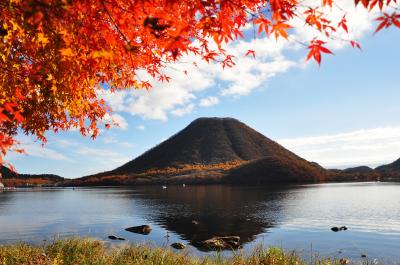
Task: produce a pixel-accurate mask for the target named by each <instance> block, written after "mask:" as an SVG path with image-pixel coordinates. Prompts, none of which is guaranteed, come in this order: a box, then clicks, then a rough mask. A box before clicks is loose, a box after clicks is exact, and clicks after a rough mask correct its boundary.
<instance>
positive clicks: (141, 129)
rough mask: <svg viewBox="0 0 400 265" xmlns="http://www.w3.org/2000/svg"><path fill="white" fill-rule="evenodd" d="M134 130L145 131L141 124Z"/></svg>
mask: <svg viewBox="0 0 400 265" xmlns="http://www.w3.org/2000/svg"><path fill="white" fill-rule="evenodd" d="M136 129H138V130H139V131H144V130H145V129H146V127H144V125H143V124H141V125H139V126H137V127H136Z"/></svg>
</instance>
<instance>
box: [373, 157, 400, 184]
mask: <svg viewBox="0 0 400 265" xmlns="http://www.w3.org/2000/svg"><path fill="white" fill-rule="evenodd" d="M375 171H376V172H379V173H380V174H381V176H382V179H386V180H396V181H400V159H398V160H396V161H394V162H393V163H390V164H387V165H383V166H379V167H377V168H375Z"/></svg>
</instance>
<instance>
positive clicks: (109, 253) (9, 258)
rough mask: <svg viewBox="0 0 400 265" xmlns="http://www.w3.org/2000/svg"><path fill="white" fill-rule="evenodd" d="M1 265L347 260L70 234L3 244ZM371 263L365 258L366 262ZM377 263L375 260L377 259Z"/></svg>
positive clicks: (291, 264) (302, 264)
mask: <svg viewBox="0 0 400 265" xmlns="http://www.w3.org/2000/svg"><path fill="white" fill-rule="evenodd" d="M0 264H2V265H23V264H26V265H28V264H29V265H76V264H85V265H89V264H90V265H91V264H93V265H94V264H96V265H179V264H185V265H228V264H234V265H250V264H264V265H306V264H310V265H344V264H346V263H345V261H344V260H336V259H329V258H325V259H315V260H313V261H312V262H306V261H304V260H302V259H301V258H300V257H299V256H298V255H297V254H296V253H295V252H285V251H283V250H282V249H281V248H262V247H257V248H255V249H254V251H253V253H252V254H250V255H243V254H242V253H236V254H234V255H233V256H232V257H229V258H224V257H223V256H222V255H220V254H218V253H217V254H215V255H214V256H212V257H206V258H198V257H192V256H190V255H188V254H187V253H185V252H179V253H174V252H173V251H172V250H171V249H163V248H155V247H149V246H122V247H115V248H113V249H111V250H110V249H108V248H107V247H106V246H105V245H104V243H102V242H101V241H98V240H94V239H82V238H71V239H65V240H59V241H55V242H53V243H51V244H49V245H47V246H31V245H27V244H23V243H21V244H14V245H8V246H0ZM368 264H370V263H368V262H365V263H364V265H368ZM374 264H375V263H374Z"/></svg>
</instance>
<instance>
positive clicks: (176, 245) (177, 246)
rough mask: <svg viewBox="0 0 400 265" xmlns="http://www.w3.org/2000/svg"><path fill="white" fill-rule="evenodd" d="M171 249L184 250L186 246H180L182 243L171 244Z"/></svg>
mask: <svg viewBox="0 0 400 265" xmlns="http://www.w3.org/2000/svg"><path fill="white" fill-rule="evenodd" d="M171 247H173V248H175V249H184V248H185V247H186V246H185V244H182V243H173V244H171Z"/></svg>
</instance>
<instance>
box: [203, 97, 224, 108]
mask: <svg viewBox="0 0 400 265" xmlns="http://www.w3.org/2000/svg"><path fill="white" fill-rule="evenodd" d="M218 103H219V99H218V98H217V97H212V96H210V97H206V98H202V99H201V100H200V103H199V106H201V107H211V106H214V105H217V104H218Z"/></svg>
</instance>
